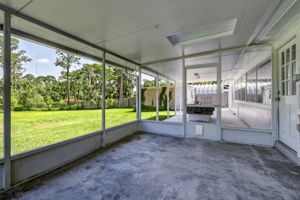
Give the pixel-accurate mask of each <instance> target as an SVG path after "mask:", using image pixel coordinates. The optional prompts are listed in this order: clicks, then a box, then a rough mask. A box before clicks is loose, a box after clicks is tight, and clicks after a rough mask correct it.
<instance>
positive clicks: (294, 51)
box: [291, 44, 297, 95]
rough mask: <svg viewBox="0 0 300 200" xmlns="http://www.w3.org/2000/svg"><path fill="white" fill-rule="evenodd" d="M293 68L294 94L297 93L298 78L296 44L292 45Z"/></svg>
mask: <svg viewBox="0 0 300 200" xmlns="http://www.w3.org/2000/svg"><path fill="white" fill-rule="evenodd" d="M291 68H292V69H291V70H292V95H296V87H297V83H296V79H295V74H297V71H296V44H294V45H293V46H292V61H291Z"/></svg>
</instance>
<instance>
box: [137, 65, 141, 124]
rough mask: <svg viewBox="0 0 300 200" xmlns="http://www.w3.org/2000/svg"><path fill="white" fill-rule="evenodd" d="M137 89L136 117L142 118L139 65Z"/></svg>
mask: <svg viewBox="0 0 300 200" xmlns="http://www.w3.org/2000/svg"><path fill="white" fill-rule="evenodd" d="M137 85H138V86H137V91H138V99H137V119H138V120H140V119H141V118H142V72H141V66H139V76H138V83H137Z"/></svg>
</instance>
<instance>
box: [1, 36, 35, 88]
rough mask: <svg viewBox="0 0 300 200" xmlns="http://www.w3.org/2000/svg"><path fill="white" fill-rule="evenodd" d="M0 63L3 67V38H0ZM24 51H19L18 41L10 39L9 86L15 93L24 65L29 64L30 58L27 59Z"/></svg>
mask: <svg viewBox="0 0 300 200" xmlns="http://www.w3.org/2000/svg"><path fill="white" fill-rule="evenodd" d="M0 51H1V52H0V63H1V65H2V66H3V36H2V35H1V36H0ZM25 54H26V51H24V50H19V40H18V39H16V38H11V85H12V89H13V90H15V92H16V87H17V82H18V81H20V79H21V78H22V76H23V73H24V71H25V68H24V64H26V63H27V62H31V60H32V59H31V58H29V57H27V56H26V55H25Z"/></svg>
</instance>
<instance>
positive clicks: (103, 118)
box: [101, 51, 106, 146]
mask: <svg viewBox="0 0 300 200" xmlns="http://www.w3.org/2000/svg"><path fill="white" fill-rule="evenodd" d="M105 57H106V54H105V52H104V51H103V54H102V102H101V107H102V130H103V133H102V135H103V134H104V133H105V86H106V77H105V65H106V61H105ZM102 135H101V146H102V145H103V137H102Z"/></svg>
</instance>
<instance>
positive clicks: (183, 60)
mask: <svg viewBox="0 0 300 200" xmlns="http://www.w3.org/2000/svg"><path fill="white" fill-rule="evenodd" d="M182 56H184V51H183V50H182ZM181 91H182V123H183V137H186V125H187V124H186V69H185V58H184V57H183V59H182V89H181Z"/></svg>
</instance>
